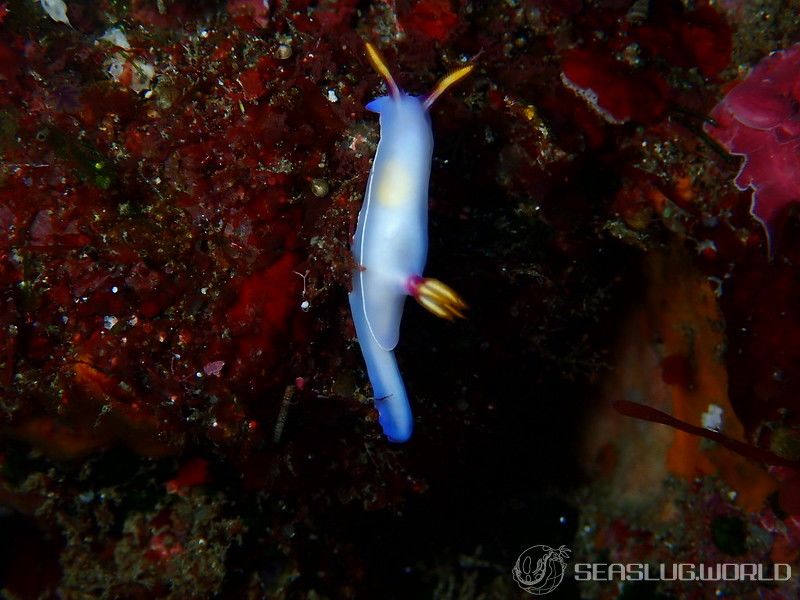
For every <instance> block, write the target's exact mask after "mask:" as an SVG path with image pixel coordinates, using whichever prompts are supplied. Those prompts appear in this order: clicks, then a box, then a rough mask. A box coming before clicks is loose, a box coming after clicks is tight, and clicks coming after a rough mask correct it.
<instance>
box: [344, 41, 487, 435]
mask: <svg viewBox="0 0 800 600" xmlns="http://www.w3.org/2000/svg"><path fill="white" fill-rule="evenodd" d="M366 49H367V55H368V56H369V59H370V62H371V63H372V66H373V67H375V70H376V71H377V72H378V73H379V74H380V75H381V76H383V78H384V79H385V80H386V84H387V86H388V88H389V95H388V96H382V97H380V98H376V99H375V100H373V101H372V102H370V103H369V104H367V106H366V108H367V109H368V110H370V111H373V112H376V113H378V114H379V115H380V131H381V137H380V141H379V142H378V149H377V151H376V153H375V158H374V160H373V162H372V171H371V172H370V174H369V180H368V183H367V190H366V193H365V196H364V203H363V205H362V207H361V211H360V212H359V215H358V225H357V227H356V233H355V236H354V238H353V246H352V250H353V257H354V259H355V262H356V265H357V267H356V270H355V271H354V272H353V289H352V291H351V292H350V309H351V311H352V313H353V322H354V323H355V328H356V335H357V336H358V342H359V344H360V346H361V351H362V353H363V355H364V360H365V362H366V364H367V374H368V375H369V380H370V383H371V384H372V389H373V393H374V396H375V405H376V407H377V409H378V416H379V422H380V425H381V427H382V428H383V432H384V434H385V435H386V437H387V438H388V439H389V440H390V441H392V442H404V441H406V440H408V438H409V437H411V432H412V430H413V417H412V414H411V407H410V406H409V402H408V395H407V393H406V388H405V385H404V384H403V378H402V376H401V374H400V370H399V368H398V366H397V359H396V358H395V355H394V348H395V346H397V341H398V339H399V337H400V320H401V318H402V316H403V305H404V304H405V299H406V296H412V297H413V298H414V299H416V300H417V302H419V303H420V304H421V305H422V306H423V307H424V308H426V309H427V310H429V311H430V312H432V313H433V314H435V315H436V316H438V317H441V318H444V319H449V320H452V319H454V318H456V317H459V318H463V316H464V310H465V309H466V308H467V306H466V304H465V303H464V301H463V300H461V298H460V297H459V296H458V294H456V293H455V292H454V291H453V290H452V289H450V288H449V287H448V286H446V285H445V284H443V283H442V282H441V281H438V280H436V279H430V278H426V277H423V276H422V271H423V269H424V267H425V260H426V258H427V254H428V180H429V179H430V173H431V156H432V154H433V133H432V131H431V120H430V115H429V114H428V111H429V109H430V107H431V106H432V105H433V103H434V102H435V101H436V99H437V98H438V97H439V96H440V95H441V94H442V93H443V92H444V91H445V90H446V89H447V88H448V87H450V86H451V85H453V84H454V83H456V82H457V81H458V80H460V79H462V78H463V77H465V76H466V75H468V74H469V73H470V71H472V65H468V66H465V67H462V68H460V69H458V70H456V71H454V72H453V73H451V74H449V75H447V76H446V77H444V78H443V79H441V80H440V81H439V82H438V83H437V84H436V87H435V88H434V89H433V91H432V92H431V93H430V94H428V95H427V96H423V97H417V96H411V95H409V94H406V93H405V92H403V91H402V90H401V89H400V88H399V87H398V86H397V84H396V83H395V81H394V79H393V78H392V75H391V73H390V72H389V69H388V68H387V67H386V63H385V62H384V61H383V59H382V57H381V56H380V54H378V52H377V50H376V49H375V48H374V47H373V46H372V45H371V44H367V45H366Z"/></svg>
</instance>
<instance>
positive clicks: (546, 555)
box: [511, 545, 570, 596]
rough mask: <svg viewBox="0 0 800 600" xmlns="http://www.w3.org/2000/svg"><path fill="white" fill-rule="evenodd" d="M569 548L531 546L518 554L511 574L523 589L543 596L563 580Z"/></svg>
mask: <svg viewBox="0 0 800 600" xmlns="http://www.w3.org/2000/svg"><path fill="white" fill-rule="evenodd" d="M569 553H570V550H569V548H567V547H566V546H561V547H560V548H558V549H556V548H551V547H550V546H544V545H538V546H531V547H530V548H528V549H527V550H525V551H524V552H523V553H522V554H520V555H519V558H518V559H517V562H516V564H515V565H514V568H513V569H512V570H511V575H512V576H513V577H514V581H516V582H517V585H519V587H521V588H522V589H523V590H525V591H526V592H528V593H529V594H532V595H534V596H544V595H545V594H549V593H550V592H552V591H553V590H554V589H556V588H557V587H558V586H559V584H560V583H561V582H562V581H563V580H564V569H565V568H566V564H565V562H564V561H566V560H567V559H568V558H569Z"/></svg>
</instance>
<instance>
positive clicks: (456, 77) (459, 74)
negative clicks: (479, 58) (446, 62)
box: [424, 65, 475, 110]
mask: <svg viewBox="0 0 800 600" xmlns="http://www.w3.org/2000/svg"><path fill="white" fill-rule="evenodd" d="M474 68H475V65H467V66H466V67H461V68H460V69H456V70H455V71H453V72H452V73H450V74H449V75H445V76H444V77H442V78H441V79H440V80H439V81H438V82H437V83H436V87H434V88H433V90H432V91H431V93H430V94H428V97H427V98H425V103H424V106H425V110H428V109H429V108H430V107H431V105H432V104H433V103H434V102H436V99H437V98H438V97H439V96H441V95H442V94H443V93H444V91H445V90H446V89H447V88H449V87H450V86H451V85H453V84H456V83H458V82H459V81H461V80H462V79H464V77H466V76H467V75H469V74H470V73H472V69H474Z"/></svg>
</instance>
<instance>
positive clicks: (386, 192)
mask: <svg viewBox="0 0 800 600" xmlns="http://www.w3.org/2000/svg"><path fill="white" fill-rule="evenodd" d="M375 176H376V177H377V178H378V179H377V184H378V185H377V186H376V192H377V198H378V202H380V203H381V204H383V205H384V206H397V205H398V204H401V203H402V202H405V201H406V199H407V198H408V196H409V194H410V193H411V180H410V178H409V175H408V171H406V169H405V168H403V165H402V164H400V163H399V162H398V161H387V162H386V164H385V165H383V168H381V169H380V170H379V171H378V172H377V173H375Z"/></svg>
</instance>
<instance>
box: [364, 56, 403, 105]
mask: <svg viewBox="0 0 800 600" xmlns="http://www.w3.org/2000/svg"><path fill="white" fill-rule="evenodd" d="M364 45H365V46H366V48H367V57H368V58H369V62H370V63H372V67H373V68H374V69H375V70H376V71H377V72H378V74H379V75H380V76H381V77H383V78H384V79H385V80H386V85H388V86H389V93H390V94H391V95H392V98H397V97H399V96H400V88H398V87H397V84H396V83H395V82H394V77H392V74H391V73H390V72H389V67H387V66H386V61H384V60H383V56H381V53H380V52H378V50H377V48H375V46H373V45H372V44H370V43H369V42H365V43H364Z"/></svg>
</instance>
